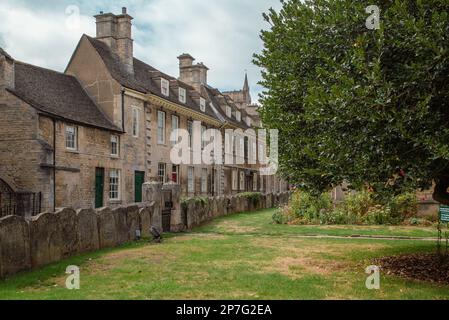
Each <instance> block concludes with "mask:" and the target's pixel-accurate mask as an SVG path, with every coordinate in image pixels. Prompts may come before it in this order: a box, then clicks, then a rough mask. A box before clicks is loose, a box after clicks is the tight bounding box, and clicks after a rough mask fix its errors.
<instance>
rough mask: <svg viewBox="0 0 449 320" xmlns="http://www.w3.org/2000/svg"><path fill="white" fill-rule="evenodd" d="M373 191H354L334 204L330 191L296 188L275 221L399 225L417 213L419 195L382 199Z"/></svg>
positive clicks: (280, 222) (402, 195)
mask: <svg viewBox="0 0 449 320" xmlns="http://www.w3.org/2000/svg"><path fill="white" fill-rule="evenodd" d="M377 199H378V197H375V195H374V194H373V193H370V192H368V191H360V192H357V193H353V194H350V195H348V196H347V197H346V199H345V200H344V201H343V202H341V203H338V204H337V205H335V206H333V205H332V202H331V199H330V197H329V196H328V195H327V194H324V195H321V196H318V197H317V196H314V195H311V194H310V193H308V192H296V193H295V194H294V195H293V197H292V201H291V203H290V204H289V205H287V206H285V207H284V208H282V209H280V210H278V211H277V212H276V213H275V214H274V216H273V221H274V222H275V223H277V224H322V225H363V224H366V225H385V224H391V225H397V224H400V223H405V221H406V220H407V219H409V220H408V221H411V220H410V217H413V216H416V214H417V205H418V204H417V199H416V196H415V195H414V194H411V193H407V194H401V195H398V196H395V197H393V198H391V199H389V200H388V201H384V202H380V201H379V200H377Z"/></svg>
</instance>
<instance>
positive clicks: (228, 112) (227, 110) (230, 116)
mask: <svg viewBox="0 0 449 320" xmlns="http://www.w3.org/2000/svg"><path fill="white" fill-rule="evenodd" d="M226 116H227V117H228V118H232V109H231V107H230V106H226Z"/></svg>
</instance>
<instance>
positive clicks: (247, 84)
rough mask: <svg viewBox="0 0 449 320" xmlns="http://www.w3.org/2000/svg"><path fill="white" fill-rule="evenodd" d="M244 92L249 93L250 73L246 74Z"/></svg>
mask: <svg viewBox="0 0 449 320" xmlns="http://www.w3.org/2000/svg"><path fill="white" fill-rule="evenodd" d="M243 91H244V92H249V82H248V73H247V72H245V83H244V84H243Z"/></svg>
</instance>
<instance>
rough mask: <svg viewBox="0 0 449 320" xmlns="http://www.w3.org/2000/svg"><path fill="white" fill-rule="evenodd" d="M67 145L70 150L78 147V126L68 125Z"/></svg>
mask: <svg viewBox="0 0 449 320" xmlns="http://www.w3.org/2000/svg"><path fill="white" fill-rule="evenodd" d="M65 146H66V148H67V149H68V150H73V151H74V150H77V149H78V128H77V127H76V126H66V128H65Z"/></svg>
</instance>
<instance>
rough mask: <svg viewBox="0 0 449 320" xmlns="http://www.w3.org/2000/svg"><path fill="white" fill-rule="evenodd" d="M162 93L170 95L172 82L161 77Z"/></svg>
mask: <svg viewBox="0 0 449 320" xmlns="http://www.w3.org/2000/svg"><path fill="white" fill-rule="evenodd" d="M161 93H162V94H163V95H164V96H166V97H168V96H169V95H170V82H169V81H168V80H167V79H164V78H161Z"/></svg>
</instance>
